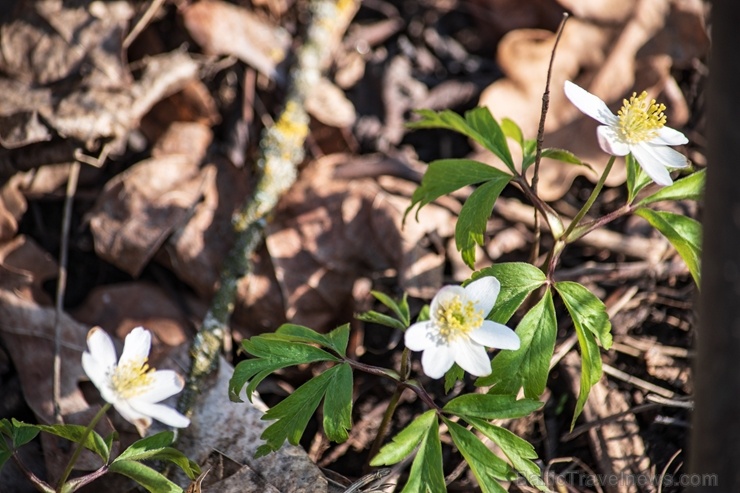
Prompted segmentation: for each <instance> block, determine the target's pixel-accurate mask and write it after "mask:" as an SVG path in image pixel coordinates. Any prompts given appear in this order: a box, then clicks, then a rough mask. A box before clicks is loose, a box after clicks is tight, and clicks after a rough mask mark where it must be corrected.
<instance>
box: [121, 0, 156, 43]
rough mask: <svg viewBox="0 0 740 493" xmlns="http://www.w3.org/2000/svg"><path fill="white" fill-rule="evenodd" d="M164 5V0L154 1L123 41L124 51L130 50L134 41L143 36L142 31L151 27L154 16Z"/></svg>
mask: <svg viewBox="0 0 740 493" xmlns="http://www.w3.org/2000/svg"><path fill="white" fill-rule="evenodd" d="M163 3H164V0H152V3H151V4H149V7H147V9H146V11H145V12H144V15H142V16H141V18H140V19H139V20H138V21H137V22H136V25H135V26H134V28H133V29H131V31H130V32H129V33H128V34H127V35H126V38H125V39H124V40H123V49H124V50H125V49H128V47H129V46H131V43H133V42H134V40H135V39H136V38H137V37H138V36H139V34H141V31H143V30H144V28H145V27H146V26H148V25H149V23H150V22H151V20H152V18H153V17H154V14H156V13H157V10H159V7H161V6H162V4H163Z"/></svg>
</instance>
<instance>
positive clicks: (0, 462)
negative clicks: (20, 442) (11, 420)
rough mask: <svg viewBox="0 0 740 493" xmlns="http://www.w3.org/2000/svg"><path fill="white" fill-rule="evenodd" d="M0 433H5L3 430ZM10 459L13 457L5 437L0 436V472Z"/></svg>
mask: <svg viewBox="0 0 740 493" xmlns="http://www.w3.org/2000/svg"><path fill="white" fill-rule="evenodd" d="M5 421H7V420H5ZM2 431H3V433H4V432H5V430H2ZM11 457H13V451H12V450H11V449H10V446H9V445H8V442H7V441H6V440H5V437H4V436H2V435H0V470H2V468H3V466H4V465H5V463H6V462H7V461H8V459H10V458H11Z"/></svg>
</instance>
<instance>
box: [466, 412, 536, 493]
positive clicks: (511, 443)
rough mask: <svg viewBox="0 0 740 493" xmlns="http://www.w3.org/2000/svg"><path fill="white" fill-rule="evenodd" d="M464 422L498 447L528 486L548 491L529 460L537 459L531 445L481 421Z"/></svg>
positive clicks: (503, 429) (474, 419)
mask: <svg viewBox="0 0 740 493" xmlns="http://www.w3.org/2000/svg"><path fill="white" fill-rule="evenodd" d="M465 421H467V422H468V423H470V424H471V425H472V426H473V427H474V428H475V429H477V430H478V431H480V432H481V433H483V434H484V435H485V436H486V437H488V438H489V439H490V440H491V441H492V442H493V443H495V444H496V445H498V446H499V448H500V449H501V451H502V452H503V453H504V455H506V457H507V458H508V459H509V462H511V464H512V465H513V466H514V469H516V470H517V471H519V473H520V474H521V475H522V476H524V478H525V479H526V480H527V482H528V483H529V484H531V485H532V486H534V487H536V488H537V489H539V490H540V491H545V492H548V491H550V490H549V489H548V488H547V485H546V484H545V482H544V481H543V480H542V472H541V471H540V468H539V467H537V464H535V463H534V462H532V460H531V459H536V458H537V453H536V452H535V451H534V447H533V446H532V444H531V443H529V442H528V441H526V440H523V439H522V438H520V437H518V436H516V435H515V434H514V433H512V432H510V431H509V430H507V429H505V428H501V427H500V426H495V425H493V424H491V423H489V422H487V421H484V420H482V419H478V418H470V419H467V418H466V419H465Z"/></svg>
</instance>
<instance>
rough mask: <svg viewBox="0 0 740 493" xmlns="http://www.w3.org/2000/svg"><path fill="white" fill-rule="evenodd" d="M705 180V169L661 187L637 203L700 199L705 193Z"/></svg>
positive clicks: (646, 203) (642, 204)
mask: <svg viewBox="0 0 740 493" xmlns="http://www.w3.org/2000/svg"><path fill="white" fill-rule="evenodd" d="M705 181H706V170H704V169H703V170H701V171H697V172H696V173H692V174H690V175H689V176H687V177H685V178H681V179H680V180H677V181H676V182H674V183H673V185H669V186H667V187H663V188H661V189H660V190H658V191H657V192H655V193H654V194H652V195H648V196H647V197H645V198H644V199H642V200H641V201H640V202H638V203H637V205H638V206H645V205H648V204H652V203H653V202H660V201H661V200H685V199H689V200H699V199H700V198H701V197H702V194H703V193H704V184H705Z"/></svg>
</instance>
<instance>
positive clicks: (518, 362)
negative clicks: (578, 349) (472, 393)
mask: <svg viewBox="0 0 740 493" xmlns="http://www.w3.org/2000/svg"><path fill="white" fill-rule="evenodd" d="M502 291H503V289H502ZM557 330H558V324H557V319H556V318H555V306H554V305H553V302H552V293H551V292H550V290H549V289H548V290H547V291H545V295H544V296H543V297H542V299H541V300H540V301H539V302H538V303H537V304H536V305H535V306H534V307H532V309H531V310H529V312H527V314H526V315H524V317H523V318H522V321H521V322H520V323H519V326H518V327H517V329H516V333H517V334H518V335H519V339H520V341H521V347H520V348H519V349H517V350H516V351H501V352H500V353H499V354H498V355H496V357H495V358H493V361H492V362H491V375H489V376H487V377H482V378H479V379H478V380H477V382H476V385H478V386H484V385H493V388H492V389H491V393H494V394H510V395H516V394H517V393H518V392H519V389H520V388H522V387H524V395H525V396H526V397H528V398H530V399H537V398H538V397H539V396H540V395H541V394H542V392H543V391H544V390H545V385H546V384H547V375H548V373H549V367H550V358H551V357H552V353H553V351H554V349H555V336H556V335H557Z"/></svg>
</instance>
